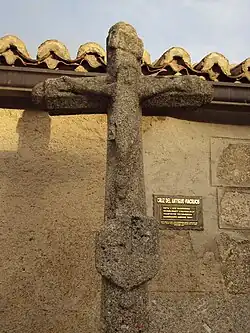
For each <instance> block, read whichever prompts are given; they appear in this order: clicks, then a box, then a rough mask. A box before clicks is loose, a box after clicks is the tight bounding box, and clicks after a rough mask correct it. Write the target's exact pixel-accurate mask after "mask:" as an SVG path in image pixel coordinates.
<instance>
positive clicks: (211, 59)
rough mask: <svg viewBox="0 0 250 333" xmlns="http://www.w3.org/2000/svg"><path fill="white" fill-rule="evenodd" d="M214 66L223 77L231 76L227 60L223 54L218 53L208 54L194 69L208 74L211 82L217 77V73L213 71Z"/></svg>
mask: <svg viewBox="0 0 250 333" xmlns="http://www.w3.org/2000/svg"><path fill="white" fill-rule="evenodd" d="M214 65H218V66H219V68H220V69H221V71H222V72H223V73H224V74H225V75H227V76H230V75H231V72H230V64H229V61H228V59H227V58H226V57H225V56H224V55H223V54H221V53H218V52H212V53H210V54H208V55H207V56H206V57H204V58H203V59H202V60H201V61H200V62H199V63H198V64H197V65H196V66H195V67H194V68H195V69H196V70H198V71H201V72H203V73H208V74H209V76H210V78H211V79H212V80H213V79H216V78H217V76H218V73H215V72H214V70H213V67H214Z"/></svg>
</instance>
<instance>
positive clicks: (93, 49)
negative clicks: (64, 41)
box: [77, 42, 106, 59]
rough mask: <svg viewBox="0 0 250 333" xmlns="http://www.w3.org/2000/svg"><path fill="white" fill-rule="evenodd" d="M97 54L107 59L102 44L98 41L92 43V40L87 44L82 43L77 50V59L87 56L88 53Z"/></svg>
mask: <svg viewBox="0 0 250 333" xmlns="http://www.w3.org/2000/svg"><path fill="white" fill-rule="evenodd" d="M89 53H91V54H97V55H98V56H99V57H101V58H103V59H106V52H105V50H104V48H102V47H101V45H99V44H97V43H92V42H88V43H85V44H82V45H81V46H80V47H79V49H78V52H77V59H78V58H83V59H84V58H85V56H86V55H87V54H89Z"/></svg>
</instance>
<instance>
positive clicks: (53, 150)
mask: <svg viewBox="0 0 250 333" xmlns="http://www.w3.org/2000/svg"><path fill="white" fill-rule="evenodd" d="M105 137H106V118H105V116H91V117H88V116H87V117H83V116H81V117H77V116H75V117H58V118H56V117H53V118H49V117H48V115H47V114H46V113H43V112H40V113H37V112H36V113H34V112H31V111H25V112H22V111H8V110H1V112H0V244H1V251H0V332H1V333H5V332H8V333H14V332H16V333H20V332H22V333H30V332H36V333H38V332H41V333H45V332H46V333H47V332H53V333H57V332H58V333H59V332H60V333H66V332H70V333H72V332H86V333H88V332H97V328H98V325H97V323H98V306H99V290H100V279H99V276H97V274H96V272H95V267H94V238H95V232H96V230H97V229H99V227H100V224H101V222H102V216H103V195H104V177H105V174H104V172H105V158H106V157H105V147H106V142H105Z"/></svg>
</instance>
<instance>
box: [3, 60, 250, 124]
mask: <svg viewBox="0 0 250 333" xmlns="http://www.w3.org/2000/svg"><path fill="white" fill-rule="evenodd" d="M62 75H67V76H72V77H83V76H86V77H87V76H96V75H103V74H99V73H82V72H74V71H63V70H49V69H31V68H22V67H9V66H1V67H0V108H8V109H33V110H35V106H34V104H33V103H32V99H31V91H32V88H33V87H34V86H35V85H36V84H37V83H39V82H41V81H44V80H46V79H48V78H57V77H60V76H62ZM211 84H213V86H214V98H213V101H212V103H211V104H209V105H205V106H204V107H202V108H201V109H199V110H197V111H194V112H191V113H190V112H188V113H187V112H185V111H182V110H176V109H173V110H169V109H163V110H159V111H157V114H156V113H155V110H143V113H144V115H148V116H152V115H154V116H172V117H176V118H182V119H187V120H193V121H205V122H219V123H233V124H241V125H242V124H250V85H249V84H244V83H227V82H211ZM84 113H97V114H98V113H99V114H100V113H105V110H89V111H88V110H84ZM60 114H64V113H63V111H62V112H60V113H58V114H57V115H60ZM70 114H79V110H70Z"/></svg>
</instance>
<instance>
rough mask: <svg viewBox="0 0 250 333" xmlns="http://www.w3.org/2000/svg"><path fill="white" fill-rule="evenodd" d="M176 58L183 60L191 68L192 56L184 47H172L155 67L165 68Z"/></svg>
mask: <svg viewBox="0 0 250 333" xmlns="http://www.w3.org/2000/svg"><path fill="white" fill-rule="evenodd" d="M176 57H179V58H182V59H183V60H184V62H185V63H186V64H188V65H189V66H191V58H190V55H189V53H188V52H187V51H186V50H185V49H183V48H182V47H172V48H171V49H169V50H167V51H166V52H164V53H163V55H162V56H161V57H160V58H159V59H158V60H157V61H156V62H155V63H154V66H155V67H165V66H166V65H168V64H169V63H170V62H172V61H173V60H174V58H176Z"/></svg>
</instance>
